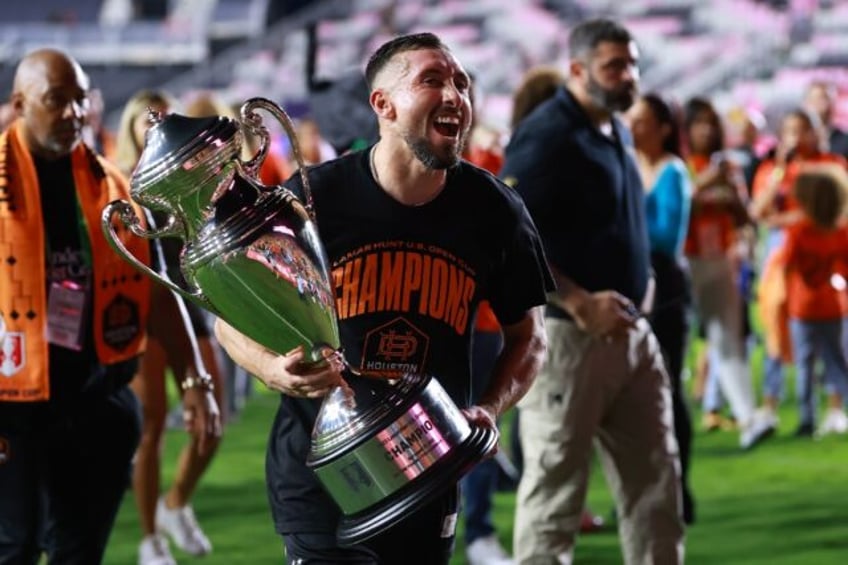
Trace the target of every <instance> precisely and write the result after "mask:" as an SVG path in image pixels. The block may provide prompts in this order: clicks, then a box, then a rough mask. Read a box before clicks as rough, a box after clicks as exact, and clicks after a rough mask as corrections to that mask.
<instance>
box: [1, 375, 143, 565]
mask: <svg viewBox="0 0 848 565" xmlns="http://www.w3.org/2000/svg"><path fill="white" fill-rule="evenodd" d="M0 410H2V406H0ZM140 435H141V418H140V411H139V405H138V400H137V399H136V397H135V395H134V394H133V393H132V391H131V390H129V389H128V388H127V387H126V386H122V387H120V388H118V389H117V390H115V391H113V392H111V393H109V394H105V393H104V394H103V395H100V396H99V397H97V398H88V399H86V400H81V401H80V402H79V405H78V406H76V407H75V408H74V410H73V412H72V413H71V414H69V415H67V416H65V417H62V418H61V419H57V421H55V422H49V423H42V425H40V426H39V427H38V428H37V429H36V430H34V431H33V430H16V429H14V428H13V427H10V426H6V425H2V424H0V438H3V439H4V440H5V441H6V442H7V454H8V458H7V460H6V462H5V463H3V464H0V564H15V565H18V564H24V565H29V564H35V563H37V562H38V561H39V558H40V555H41V553H42V551H44V552H45V553H46V554H47V556H48V562H49V563H51V564H57V565H59V564H61V565H76V564H79V565H96V564H97V563H100V562H101V561H102V560H103V553H104V551H105V549H106V543H107V542H108V540H109V533H110V532H111V530H112V525H113V524H114V521H115V516H116V515H117V512H118V508H119V507H120V504H121V501H122V500H123V496H124V493H125V491H126V489H127V487H128V485H129V479H130V472H131V462H132V457H133V454H134V453H135V449H136V447H137V445H138V442H139V438H140Z"/></svg>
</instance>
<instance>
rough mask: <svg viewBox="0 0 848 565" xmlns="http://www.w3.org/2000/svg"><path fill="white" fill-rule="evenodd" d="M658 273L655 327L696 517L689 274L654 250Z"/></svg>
mask: <svg viewBox="0 0 848 565" xmlns="http://www.w3.org/2000/svg"><path fill="white" fill-rule="evenodd" d="M651 265H652V267H653V268H654V275H655V277H656V285H657V287H656V295H655V299H654V312H653V314H652V315H651V327H652V328H653V330H654V334H655V335H656V336H657V341H659V343H660V348H661V349H662V352H663V358H664V359H665V363H666V369H667V370H668V377H669V380H670V381H671V394H672V398H671V401H672V411H673V413H674V435H675V436H676V437H677V444H678V447H679V449H680V467H681V481H682V484H681V486H682V491H683V517H684V520H685V521H686V523H687V524H691V523H692V522H693V521H694V517H695V516H694V512H695V511H694V501H693V499H692V493H691V491H690V489H689V461H690V455H691V450H692V417H691V415H690V414H689V407H688V405H687V404H686V399H685V395H684V391H683V382H682V380H683V363H684V359H685V356H686V345H687V343H688V338H689V320H688V309H689V302H690V287H689V276H688V274H687V272H686V270H685V269H684V267H683V266H682V265H681V264H680V263H679V262H677V261H676V260H674V259H672V258H670V257H668V256H667V255H665V254H663V253H652V254H651Z"/></svg>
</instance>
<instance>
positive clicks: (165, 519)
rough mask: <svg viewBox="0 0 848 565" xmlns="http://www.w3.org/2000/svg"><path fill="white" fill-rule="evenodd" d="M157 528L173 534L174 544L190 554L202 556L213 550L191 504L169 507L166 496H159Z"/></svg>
mask: <svg viewBox="0 0 848 565" xmlns="http://www.w3.org/2000/svg"><path fill="white" fill-rule="evenodd" d="M156 529H157V530H158V531H160V532H164V533H166V534H168V535H169V536H171V539H172V540H174V544H176V546H177V547H179V548H180V549H182V550H183V551H185V552H186V553H188V554H189V555H194V556H201V555H206V554H207V553H210V552H211V551H212V543H211V542H210V541H209V538H207V537H206V534H204V533H203V530H201V529H200V525H199V524H198V523H197V518H195V517H194V510H192V508H191V505H189V504H187V505H185V506H183V507H181V508H168V507H167V506H166V505H165V497H164V496H161V497H159V503H158V504H157V505H156Z"/></svg>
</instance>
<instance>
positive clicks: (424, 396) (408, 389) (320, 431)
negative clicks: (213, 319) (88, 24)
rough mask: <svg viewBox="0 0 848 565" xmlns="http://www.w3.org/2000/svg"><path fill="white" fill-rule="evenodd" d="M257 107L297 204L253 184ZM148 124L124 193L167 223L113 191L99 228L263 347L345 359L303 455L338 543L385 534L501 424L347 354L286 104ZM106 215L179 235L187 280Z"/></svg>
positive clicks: (430, 386)
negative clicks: (359, 367) (269, 120)
mask: <svg viewBox="0 0 848 565" xmlns="http://www.w3.org/2000/svg"><path fill="white" fill-rule="evenodd" d="M258 109H261V110H264V111H266V112H268V113H269V114H270V115H272V116H273V117H274V118H276V119H277V121H279V122H280V124H281V125H282V127H283V129H284V131H285V132H286V134H287V135H288V137H289V140H290V142H291V145H292V148H293V152H294V155H295V158H296V160H297V163H298V166H299V172H300V178H301V181H302V183H303V190H304V197H305V202H301V201H300V200H299V199H298V198H297V197H296V196H295V195H294V194H293V193H292V192H291V191H290V190H288V189H286V188H284V187H282V186H274V187H267V186H264V185H262V184H261V183H260V182H259V181H258V169H259V167H260V165H261V163H262V161H263V160H264V158H265V155H266V154H267V151H268V146H269V134H268V131H267V129H266V128H265V127H264V125H263V123H262V117H261V116H260V115H259V114H258V113H257V112H256V110H258ZM151 120H152V121H153V122H154V124H153V126H152V127H151V128H150V130H149V131H148V133H147V137H146V140H145V147H144V151H143V153H142V156H141V159H140V160H139V163H138V166H137V167H136V169H135V171H134V173H133V175H132V179H131V190H130V194H131V196H132V198H133V200H135V202H136V203H137V204H140V205H141V206H144V207H146V208H149V209H151V210H155V211H158V212H161V213H164V214H165V215H166V217H167V221H166V222H165V223H164V225H163V226H162V227H161V228H160V229H154V230H147V229H145V228H144V227H143V226H142V224H141V223H140V221H139V219H138V217H137V216H136V214H135V212H134V210H133V208H132V206H131V205H130V204H129V203H128V202H126V201H121V200H118V201H115V202H112V203H110V204H109V205H108V206H107V207H106V208H105V209H104V210H103V216H102V220H103V221H102V223H103V229H104V231H105V233H106V238H107V240H108V241H109V242H110V244H111V245H112V247H113V248H114V249H115V250H116V251H117V252H118V253H119V254H120V255H121V256H122V257H123V258H124V259H126V260H127V261H129V262H130V263H132V264H133V265H134V266H135V267H136V268H137V269H139V270H140V271H142V272H144V273H145V274H147V275H148V276H150V277H151V278H152V279H154V280H155V281H158V282H159V283H161V284H164V285H166V286H167V287H169V288H170V289H171V290H172V291H174V292H175V293H177V294H179V295H180V296H182V297H184V298H186V299H188V300H191V301H193V302H195V303H196V304H198V305H200V306H201V307H203V308H205V309H207V310H209V311H210V312H212V313H213V314H215V315H216V316H219V317H221V318H222V319H224V320H225V321H227V322H228V323H229V324H230V325H232V326H233V327H235V328H236V329H237V330H239V331H240V332H242V333H244V334H245V335H247V336H249V337H251V338H252V339H253V340H255V341H257V342H259V343H261V344H262V345H264V346H265V347H267V348H268V349H270V350H272V351H275V352H277V353H280V354H284V353H287V352H288V351H291V350H292V349H294V348H295V347H297V346H303V348H304V351H306V352H307V353H308V358H309V360H310V362H311V363H315V364H321V363H326V362H327V358H328V357H329V356H336V357H337V358H339V359H341V360H342V363H343V364H344V365H345V367H346V371H345V374H346V376H347V377H346V378H347V380H348V384H349V385H350V387H349V388H342V387H337V388H335V389H333V390H332V391H331V392H330V394H329V395H328V396H327V397H326V398H325V400H324V402H323V403H322V405H321V408H320V411H319V415H318V418H317V420H316V423H315V427H314V429H313V432H312V447H311V451H310V454H309V457H308V460H307V461H306V464H307V465H308V466H309V467H310V468H311V469H312V470H313V471H314V472H315V473H316V475H317V477H318V479H319V481H320V482H321V484H322V485H323V486H324V487H325V489H326V490H327V492H328V493H329V495H330V496H331V497H332V498H333V500H334V501H335V502H336V503H337V504H338V506H339V508H340V509H341V511H342V513H343V518H342V520H341V523H340V525H339V529H338V538H339V541H340V543H342V544H345V545H352V544H356V543H359V542H362V541H364V540H366V539H368V538H370V537H372V536H374V535H376V534H378V533H380V532H382V531H384V530H385V529H387V528H389V527H391V526H392V525H393V524H394V523H396V522H397V521H398V520H399V519H401V518H403V517H405V516H408V515H409V514H411V513H412V512H414V511H415V510H416V509H418V508H420V507H421V506H422V505H424V504H425V503H426V502H428V501H429V500H430V499H431V497H432V496H435V495H437V494H439V493H441V492H442V491H444V490H445V489H447V488H449V487H451V486H452V485H453V484H454V483H455V482H456V480H457V479H458V478H459V477H460V476H461V475H462V474H463V473H464V472H466V471H467V470H468V469H470V468H471V467H472V466H473V465H474V464H475V463H476V462H477V461H479V460H480V459H481V458H482V457H483V456H484V455H485V454H486V453H488V452H489V451H490V450H491V449H492V447H493V446H494V443H495V442H496V441H497V433H496V432H495V431H494V430H490V429H488V428H484V427H478V426H475V425H472V424H470V423H469V422H468V421H467V420H466V418H465V417H464V415H463V414H462V413H461V412H460V410H459V409H458V408H457V407H456V405H455V404H454V403H453V401H452V400H451V399H450V397H448V395H447V393H446V392H445V390H444V389H443V388H442V386H441V385H440V384H439V383H438V381H437V380H436V379H434V378H433V377H432V376H430V375H417V374H407V375H405V376H403V377H401V378H399V379H396V380H392V381H388V380H382V379H376V378H369V377H365V376H358V375H356V374H353V373H355V371H354V370H353V369H352V368H351V367H350V366H349V365H348V364H347V363H346V362H345V361H344V357H343V354H342V351H341V344H340V341H339V331H338V321H337V318H336V313H335V306H334V304H335V300H334V295H333V290H332V287H331V285H330V280H331V279H330V276H329V268H328V262H327V258H326V254H325V252H324V249H323V247H322V245H321V242H320V240H319V238H318V231H317V228H316V223H315V216H314V212H313V209H312V195H311V190H310V186H309V178H308V176H307V174H306V168H305V166H304V164H303V161H302V158H301V156H300V152H299V150H298V145H297V139H296V136H295V133H294V128H293V126H292V123H291V120H290V118H289V117H288V115H287V114H286V113H285V111H284V110H283V109H282V108H280V107H279V106H277V105H276V104H274V103H273V102H271V101H269V100H266V99H263V98H253V99H251V100H248V101H247V102H245V103H244V105H243V106H242V107H241V120H232V119H229V118H225V117H212V118H188V117H185V116H180V115H178V114H169V115H166V116H161V115H154V116H151ZM246 133H249V134H252V135H256V136H259V138H260V148H259V151H258V152H257V154H256V156H254V157H253V158H252V159H251V160H249V161H243V160H242V159H241V158H240V155H241V151H242V146H243V144H244V136H245V134H246ZM115 216H117V217H118V218H119V219H120V221H121V222H122V223H123V225H124V226H126V227H128V228H129V229H130V230H131V231H132V233H134V234H135V235H137V236H139V237H142V238H147V239H156V238H163V237H176V238H179V239H181V240H182V242H183V248H182V252H181V254H180V270H181V272H182V274H183V276H184V279H185V281H186V283H185V288H184V287H183V286H181V285H178V284H176V283H175V282H173V281H171V280H169V279H168V278H167V277H162V276H160V274H158V273H156V272H154V271H153V270H152V269H150V268H149V267H148V266H146V265H145V264H143V263H142V262H140V261H139V260H138V259H137V258H135V257H134V256H132V255H131V254H130V253H129V252H128V251H127V249H126V247H125V246H124V245H123V244H122V243H121V241H120V239H119V238H118V237H117V234H116V232H115V222H114V221H113V220H114V217H115Z"/></svg>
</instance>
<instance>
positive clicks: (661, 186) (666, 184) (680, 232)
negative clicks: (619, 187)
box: [645, 157, 692, 258]
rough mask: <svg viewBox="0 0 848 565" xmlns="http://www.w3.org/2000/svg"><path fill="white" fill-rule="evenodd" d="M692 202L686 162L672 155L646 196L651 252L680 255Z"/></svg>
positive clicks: (674, 256)
mask: <svg viewBox="0 0 848 565" xmlns="http://www.w3.org/2000/svg"><path fill="white" fill-rule="evenodd" d="M691 205H692V181H691V179H690V178H689V172H688V171H687V170H686V165H685V164H684V163H683V161H681V160H680V159H679V158H676V157H675V158H674V159H672V160H670V161H669V162H668V163H666V165H665V166H664V167H663V169H662V171H661V172H660V174H659V176H657V179H656V181H655V182H654V186H653V188H652V189H651V191H650V192H649V193H648V195H647V196H646V197H645V213H646V215H647V220H648V238H649V239H650V241H651V251H658V252H660V253H665V254H666V255H668V256H669V257H672V258H679V257H681V256H682V255H683V243H684V241H685V239H686V230H687V229H688V227H689V209H690V208H691Z"/></svg>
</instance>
